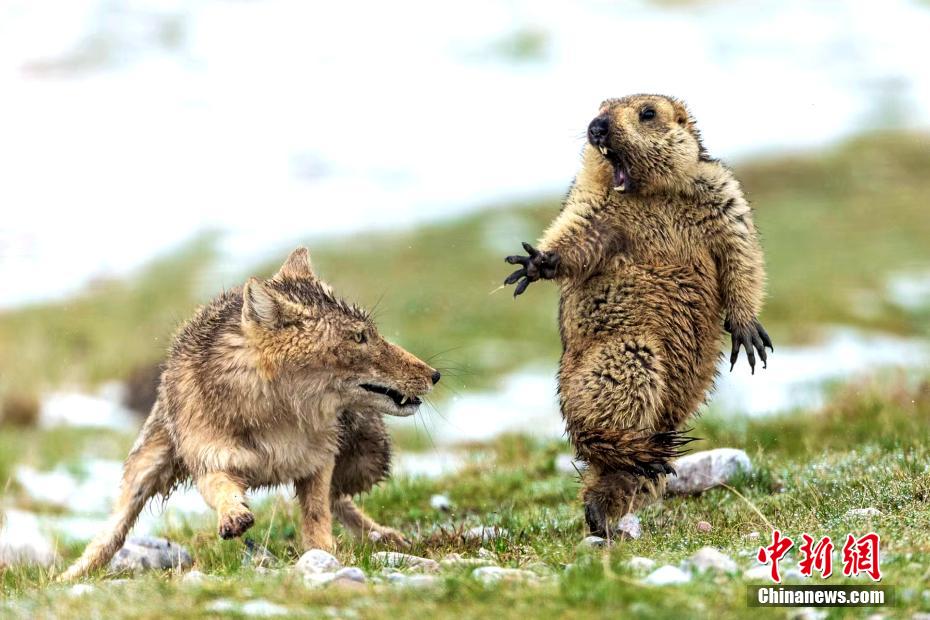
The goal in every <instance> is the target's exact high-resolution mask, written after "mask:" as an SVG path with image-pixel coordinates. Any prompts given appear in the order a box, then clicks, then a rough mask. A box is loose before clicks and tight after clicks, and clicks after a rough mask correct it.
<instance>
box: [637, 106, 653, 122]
mask: <svg viewBox="0 0 930 620" xmlns="http://www.w3.org/2000/svg"><path fill="white" fill-rule="evenodd" d="M655 117H656V111H655V108H648V107H647V108H643V109H642V111H641V112H640V113H639V120H641V121H651V120H652V119H654V118H655Z"/></svg>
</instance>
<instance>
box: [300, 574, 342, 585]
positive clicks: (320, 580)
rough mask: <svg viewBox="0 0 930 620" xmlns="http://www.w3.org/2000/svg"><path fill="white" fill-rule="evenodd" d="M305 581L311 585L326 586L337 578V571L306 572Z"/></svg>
mask: <svg viewBox="0 0 930 620" xmlns="http://www.w3.org/2000/svg"><path fill="white" fill-rule="evenodd" d="M303 575H304V583H305V584H306V585H308V586H311V587H317V586H325V585H326V584H328V583H330V582H331V581H333V580H335V579H336V573H332V572H330V573H304V574H303Z"/></svg>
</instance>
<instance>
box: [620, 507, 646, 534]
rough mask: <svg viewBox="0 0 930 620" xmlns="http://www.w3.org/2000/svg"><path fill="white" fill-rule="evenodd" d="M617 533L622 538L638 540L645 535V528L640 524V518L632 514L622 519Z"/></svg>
mask: <svg viewBox="0 0 930 620" xmlns="http://www.w3.org/2000/svg"><path fill="white" fill-rule="evenodd" d="M616 532H617V535H618V536H620V537H621V538H623V537H626V538H632V539H633V540H637V539H639V538H640V537H641V536H642V535H643V526H642V525H641V524H640V522H639V517H637V516H636V515H634V514H633V513H631V512H630V513H627V514H625V515H623V516H622V517H620V521H619V522H618V523H617V527H616Z"/></svg>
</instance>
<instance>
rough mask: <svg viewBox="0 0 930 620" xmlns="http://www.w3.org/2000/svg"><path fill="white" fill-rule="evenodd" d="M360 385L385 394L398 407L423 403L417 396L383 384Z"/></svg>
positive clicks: (364, 388)
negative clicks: (402, 392)
mask: <svg viewBox="0 0 930 620" xmlns="http://www.w3.org/2000/svg"><path fill="white" fill-rule="evenodd" d="M359 387H361V388H362V389H363V390H367V391H369V392H374V393H375V394H384V395H385V396H387V397H388V398H390V399H391V400H393V401H394V404H395V405H397V406H398V407H418V406H419V405H421V404H422V403H423V401H421V400H420V399H419V398H418V397H416V396H406V395H404V394H401V393H400V392H398V391H397V390H394V389H391V388H389V387H384V386H383V385H375V384H373V383H363V384H361V385H360V386H359Z"/></svg>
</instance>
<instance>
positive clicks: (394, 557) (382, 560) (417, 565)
mask: <svg viewBox="0 0 930 620" xmlns="http://www.w3.org/2000/svg"><path fill="white" fill-rule="evenodd" d="M371 559H372V560H374V561H375V562H377V563H378V564H380V565H381V566H387V567H390V568H412V569H416V570H423V571H434V570H438V569H439V562H437V561H436V560H431V559H429V558H421V557H418V556H415V555H409V554H406V553H399V552H397V551H379V552H377V553H372V554H371Z"/></svg>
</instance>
